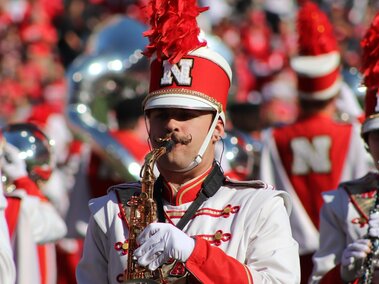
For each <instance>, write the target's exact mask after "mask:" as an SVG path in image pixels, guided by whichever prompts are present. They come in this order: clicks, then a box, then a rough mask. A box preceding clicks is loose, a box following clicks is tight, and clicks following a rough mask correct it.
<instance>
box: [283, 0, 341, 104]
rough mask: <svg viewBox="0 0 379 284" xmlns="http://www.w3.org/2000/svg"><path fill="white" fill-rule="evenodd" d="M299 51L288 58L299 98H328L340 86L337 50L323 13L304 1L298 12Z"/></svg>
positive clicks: (336, 92)
mask: <svg viewBox="0 0 379 284" xmlns="http://www.w3.org/2000/svg"><path fill="white" fill-rule="evenodd" d="M296 25H297V32H298V55H297V56H295V57H293V58H292V59H291V61H290V63H291V67H292V68H293V70H294V71H295V72H296V74H297V77H298V86H297V89H298V93H299V97H300V98H301V99H306V100H327V99H330V98H332V97H334V96H336V95H337V94H338V92H339V90H340V88H341V83H342V82H341V76H340V60H341V59H340V57H341V56H340V52H339V50H338V45H337V41H336V38H335V35H334V34H333V28H332V25H331V24H330V22H329V20H328V18H327V16H326V14H325V13H324V12H323V11H321V10H320V8H319V7H318V6H317V5H316V4H315V3H312V2H311V1H304V3H303V4H302V6H301V8H300V10H299V12H298V15H297V22H296Z"/></svg>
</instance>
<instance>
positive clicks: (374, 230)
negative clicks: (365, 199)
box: [368, 212, 379, 238]
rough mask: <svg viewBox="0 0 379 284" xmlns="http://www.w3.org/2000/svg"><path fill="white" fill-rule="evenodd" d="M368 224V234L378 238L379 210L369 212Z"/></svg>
mask: <svg viewBox="0 0 379 284" xmlns="http://www.w3.org/2000/svg"><path fill="white" fill-rule="evenodd" d="M368 225H369V228H370V229H369V231H368V234H369V236H370V237H374V238H378V237H379V212H377V213H372V214H370V216H369V220H368Z"/></svg>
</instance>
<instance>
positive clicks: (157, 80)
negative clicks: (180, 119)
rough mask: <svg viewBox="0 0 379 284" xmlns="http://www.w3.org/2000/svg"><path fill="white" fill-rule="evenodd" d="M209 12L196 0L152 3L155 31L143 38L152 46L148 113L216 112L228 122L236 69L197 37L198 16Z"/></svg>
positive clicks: (151, 14)
mask: <svg viewBox="0 0 379 284" xmlns="http://www.w3.org/2000/svg"><path fill="white" fill-rule="evenodd" d="M206 9H207V8H200V7H198V6H197V4H196V1H195V0H175V1H154V0H153V1H150V2H149V4H148V14H150V15H149V18H150V25H151V29H150V30H149V31H147V32H145V36H147V37H148V38H149V40H150V45H149V46H147V49H146V50H145V53H144V54H145V55H147V56H150V57H152V60H151V65H150V71H151V73H150V90H149V94H148V96H147V97H146V99H145V101H144V110H148V109H153V108H172V107H175V108H186V109H198V110H215V111H217V113H218V114H219V115H220V117H221V119H222V120H223V121H224V123H225V110H226V103H227V97H228V92H229V88H230V85H231V81H232V71H231V68H230V65H229V64H228V62H227V61H226V59H225V58H224V57H222V56H221V55H220V54H219V53H217V52H216V51H214V50H211V49H210V48H209V47H207V46H206V42H205V41H201V40H200V39H199V34H200V29H199V27H198V26H197V22H196V17H197V16H198V15H199V14H200V13H201V12H203V11H205V10H206ZM157 11H159V12H162V14H158V13H157Z"/></svg>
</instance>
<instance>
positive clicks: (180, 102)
mask: <svg viewBox="0 0 379 284" xmlns="http://www.w3.org/2000/svg"><path fill="white" fill-rule="evenodd" d="M154 108H183V109H198V110H217V107H216V106H214V105H213V104H212V103H210V102H209V101H207V100H205V99H202V98H200V97H197V96H191V95H183V94H162V95H158V96H152V97H150V98H148V99H147V100H146V102H145V106H144V109H145V110H148V109H154Z"/></svg>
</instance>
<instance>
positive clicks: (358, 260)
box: [341, 239, 371, 282]
mask: <svg viewBox="0 0 379 284" xmlns="http://www.w3.org/2000/svg"><path fill="white" fill-rule="evenodd" d="M370 246H371V242H370V240H368V239H358V240H356V241H354V242H353V243H351V244H349V245H348V246H347V247H346V248H345V250H344V251H343V253H342V259H341V277H342V280H344V281H346V282H349V281H353V280H354V279H355V278H357V277H358V276H359V275H358V273H359V272H360V270H361V266H362V264H363V262H364V260H365V258H366V257H367V254H368V253H369V252H370V250H371V249H370Z"/></svg>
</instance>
